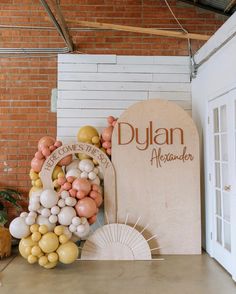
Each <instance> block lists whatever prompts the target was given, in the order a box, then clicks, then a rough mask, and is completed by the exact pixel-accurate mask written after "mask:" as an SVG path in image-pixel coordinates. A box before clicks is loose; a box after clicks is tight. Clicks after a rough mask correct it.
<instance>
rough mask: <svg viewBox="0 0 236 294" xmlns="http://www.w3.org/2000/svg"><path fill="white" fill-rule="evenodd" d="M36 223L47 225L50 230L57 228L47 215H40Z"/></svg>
mask: <svg viewBox="0 0 236 294" xmlns="http://www.w3.org/2000/svg"><path fill="white" fill-rule="evenodd" d="M36 223H37V224H39V225H40V226H41V225H46V226H47V227H48V230H49V232H52V231H53V230H54V228H55V226H56V225H55V224H52V223H51V222H50V221H49V219H48V218H47V217H44V216H42V215H39V216H38V217H37V220H36Z"/></svg>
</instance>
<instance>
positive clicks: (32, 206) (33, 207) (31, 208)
mask: <svg viewBox="0 0 236 294" xmlns="http://www.w3.org/2000/svg"><path fill="white" fill-rule="evenodd" d="M39 208H40V204H39V202H33V203H31V204H30V205H29V207H28V209H29V211H37V210H38V209H39Z"/></svg>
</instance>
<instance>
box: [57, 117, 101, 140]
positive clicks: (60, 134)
mask: <svg viewBox="0 0 236 294" xmlns="http://www.w3.org/2000/svg"><path fill="white" fill-rule="evenodd" d="M105 121H106V120H105ZM85 125H88V124H84V125H80V126H71V127H70V128H68V127H58V128H57V138H68V139H70V140H72V141H73V142H76V141H77V133H78V131H79V129H80V128H81V127H83V126H85ZM90 125H91V124H90ZM92 126H94V127H95V128H96V129H97V131H98V132H99V134H101V132H102V130H103V129H104V127H105V126H107V124H105V125H104V126H97V125H94V124H93V125H92Z"/></svg>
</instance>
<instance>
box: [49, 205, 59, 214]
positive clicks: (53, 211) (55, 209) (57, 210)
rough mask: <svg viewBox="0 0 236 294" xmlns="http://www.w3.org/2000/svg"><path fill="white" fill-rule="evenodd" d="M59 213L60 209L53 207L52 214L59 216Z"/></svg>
mask: <svg viewBox="0 0 236 294" xmlns="http://www.w3.org/2000/svg"><path fill="white" fill-rule="evenodd" d="M59 212H60V208H59V207H58V206H53V207H52V208H51V213H52V214H54V215H56V214H58V213H59Z"/></svg>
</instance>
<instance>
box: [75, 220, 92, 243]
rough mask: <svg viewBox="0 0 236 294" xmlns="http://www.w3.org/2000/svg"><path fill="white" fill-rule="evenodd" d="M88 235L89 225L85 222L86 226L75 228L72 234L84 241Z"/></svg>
mask: <svg viewBox="0 0 236 294" xmlns="http://www.w3.org/2000/svg"><path fill="white" fill-rule="evenodd" d="M89 233H90V226H89V223H88V222H86V224H84V225H82V224H81V225H79V226H78V227H77V228H76V232H74V233H73V234H74V235H76V236H77V237H79V238H80V239H85V238H86V237H88V235H89Z"/></svg>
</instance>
